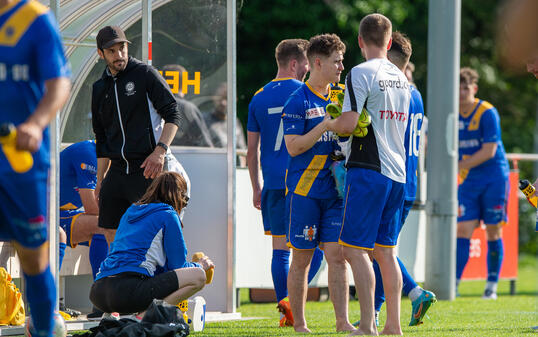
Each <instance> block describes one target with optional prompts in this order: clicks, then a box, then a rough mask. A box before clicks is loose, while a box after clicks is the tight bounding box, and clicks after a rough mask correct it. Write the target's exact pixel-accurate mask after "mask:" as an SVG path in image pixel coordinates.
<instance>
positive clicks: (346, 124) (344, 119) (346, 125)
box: [327, 111, 359, 134]
mask: <svg viewBox="0 0 538 337" xmlns="http://www.w3.org/2000/svg"><path fill="white" fill-rule="evenodd" d="M358 119H359V114H358V113H357V112H356V111H345V112H342V115H341V116H340V117H338V118H336V119H332V120H330V121H328V123H327V124H328V125H327V128H328V130H330V131H333V132H336V133H338V134H350V133H352V132H353V130H355V127H356V126H357V121H358Z"/></svg>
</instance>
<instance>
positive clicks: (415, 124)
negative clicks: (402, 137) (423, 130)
mask: <svg viewBox="0 0 538 337" xmlns="http://www.w3.org/2000/svg"><path fill="white" fill-rule="evenodd" d="M420 121H422V114H414V115H411V120H410V121H409V127H410V128H411V129H410V130H409V157H412V156H414V157H418V150H419V145H420V144H419V140H420V128H419V122H420ZM421 126H422V124H421Z"/></svg>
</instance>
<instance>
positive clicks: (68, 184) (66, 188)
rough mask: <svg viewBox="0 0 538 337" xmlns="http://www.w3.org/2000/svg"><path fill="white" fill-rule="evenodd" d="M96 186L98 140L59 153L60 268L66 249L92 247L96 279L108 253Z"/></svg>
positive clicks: (90, 254)
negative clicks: (78, 245) (96, 143)
mask: <svg viewBox="0 0 538 337" xmlns="http://www.w3.org/2000/svg"><path fill="white" fill-rule="evenodd" d="M96 183H97V156H96V154H95V141H92V140H86V141H82V142H78V143H75V144H72V145H70V146H68V147H67V148H65V149H64V150H63V151H62V152H61V153H60V230H61V233H60V258H59V260H60V268H61V267H62V260H63V257H64V254H65V248H66V246H69V247H71V248H75V247H76V246H77V244H81V245H84V246H89V247H90V252H89V258H90V265H91V267H92V276H93V279H95V275H96V274H97V272H98V271H99V266H100V265H101V262H103V260H104V259H105V258H106V255H107V253H108V244H107V242H106V238H105V236H104V235H103V233H104V230H103V229H102V228H100V227H99V226H98V216H99V206H98V202H97V197H96V195H95V185H96ZM62 310H63V309H62ZM68 313H69V312H68ZM102 314H103V312H101V311H99V310H95V309H94V312H92V313H90V314H88V318H95V317H101V315H102Z"/></svg>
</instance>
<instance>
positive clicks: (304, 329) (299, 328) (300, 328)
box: [293, 325, 312, 333]
mask: <svg viewBox="0 0 538 337" xmlns="http://www.w3.org/2000/svg"><path fill="white" fill-rule="evenodd" d="M293 329H295V332H299V333H311V332H312V331H310V329H309V328H307V327H306V325H300V326H295V325H294V326H293Z"/></svg>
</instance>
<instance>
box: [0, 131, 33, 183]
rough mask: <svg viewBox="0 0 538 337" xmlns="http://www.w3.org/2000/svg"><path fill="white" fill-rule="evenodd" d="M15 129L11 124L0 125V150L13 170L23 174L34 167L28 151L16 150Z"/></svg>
mask: <svg viewBox="0 0 538 337" xmlns="http://www.w3.org/2000/svg"><path fill="white" fill-rule="evenodd" d="M16 142H17V129H16V128H15V126H14V125H13V124H11V123H4V124H1V125H0V144H1V145H2V150H3V151H4V154H5V156H6V158H7V160H8V162H9V164H10V165H11V167H12V168H13V171H15V172H17V173H25V172H27V171H29V170H30V169H31V168H32V166H33V165H34V158H33V157H32V154H31V153H30V152H28V151H21V150H17V147H16Z"/></svg>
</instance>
